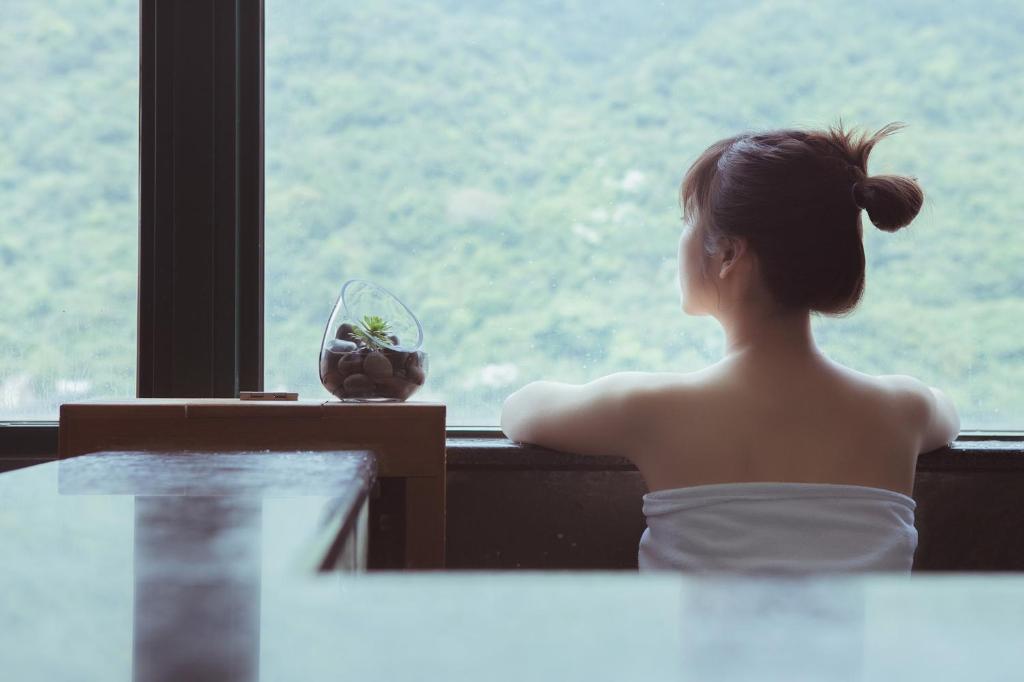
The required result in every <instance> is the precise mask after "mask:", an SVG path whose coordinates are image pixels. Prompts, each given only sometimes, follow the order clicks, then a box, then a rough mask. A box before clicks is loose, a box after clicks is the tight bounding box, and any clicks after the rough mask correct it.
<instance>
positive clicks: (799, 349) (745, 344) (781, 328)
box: [719, 311, 821, 359]
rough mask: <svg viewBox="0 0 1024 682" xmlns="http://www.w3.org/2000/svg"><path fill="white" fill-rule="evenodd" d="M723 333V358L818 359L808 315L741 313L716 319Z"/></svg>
mask: <svg viewBox="0 0 1024 682" xmlns="http://www.w3.org/2000/svg"><path fill="white" fill-rule="evenodd" d="M719 322H721V324H722V327H723V328H724V329H725V339H726V343H725V356H726V357H727V358H738V357H740V356H751V355H756V356H758V357H767V356H775V357H778V358H780V359H781V358H796V357H820V356H821V351H819V350H818V346H817V344H816V343H815V342H814V333H813V331H812V330H811V315H810V313H808V312H800V313H778V312H764V311H742V312H741V313H738V314H734V315H732V316H730V317H728V318H719Z"/></svg>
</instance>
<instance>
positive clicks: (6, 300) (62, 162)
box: [0, 0, 139, 420]
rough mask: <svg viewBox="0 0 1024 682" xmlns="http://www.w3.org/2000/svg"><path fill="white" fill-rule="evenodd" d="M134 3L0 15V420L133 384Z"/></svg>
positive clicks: (27, 8) (25, 6)
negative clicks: (0, 48)
mask: <svg viewBox="0 0 1024 682" xmlns="http://www.w3.org/2000/svg"><path fill="white" fill-rule="evenodd" d="M138 22H139V18H138V2H137V1H134V2H133V1H132V0H117V1H115V2H103V3H98V2H80V1H78V0H75V1H72V0H60V1H53V0H48V1H47V2H36V1H35V0H8V1H7V2H5V3H4V5H3V20H2V21H0V45H2V46H3V59H0V83H3V86H2V88H0V130H2V131H3V134H2V135H0V268H2V272H3V278H4V286H3V287H0V311H2V312H0V420H3V419H12V420H20V419H54V418H56V415H57V406H58V405H59V404H60V403H61V402H65V401H69V400H79V399H84V398H91V397H107V398H119V397H131V396H134V395H135V357H136V356H135V319H136V281H137V278H138V274H137V258H138V256H137V248H138V237H137V234H138V208H137V204H138V200H137V196H138V160H137V156H138V143H137V140H138V123H137V122H138V117H139V113H138V108H139V95H138V68H139V67H138V62H139V51H138Z"/></svg>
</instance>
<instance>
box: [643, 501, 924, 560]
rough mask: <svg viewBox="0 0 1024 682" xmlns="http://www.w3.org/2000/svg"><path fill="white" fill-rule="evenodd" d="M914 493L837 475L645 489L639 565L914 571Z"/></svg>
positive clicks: (915, 538)
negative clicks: (843, 481) (840, 480)
mask: <svg viewBox="0 0 1024 682" xmlns="http://www.w3.org/2000/svg"><path fill="white" fill-rule="evenodd" d="M916 507H917V504H916V503H915V502H914V499H913V498H911V497H908V496H907V495H904V494H902V493H898V492H895V491H893V490H885V489H882V488H872V487H866V486H859V485H838V484H832V483H782V482H754V483H720V484H712V485H698V486H690V487H686V488H674V489H670V490H657V491H654V492H652V493H648V494H646V495H644V515H645V516H646V517H647V530H645V531H644V533H643V536H642V537H641V538H640V552H639V565H640V570H642V571H643V570H683V571H735V572H741V573H761V572H765V573H775V572H781V573H794V572H796V573H804V572H862V571H901V572H909V571H910V568H911V565H912V564H913V561H914V550H915V549H917V529H915V528H914V509H915V508H916Z"/></svg>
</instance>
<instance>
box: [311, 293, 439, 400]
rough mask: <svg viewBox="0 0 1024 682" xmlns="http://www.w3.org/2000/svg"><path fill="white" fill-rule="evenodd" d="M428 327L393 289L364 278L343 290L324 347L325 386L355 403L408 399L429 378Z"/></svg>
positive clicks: (326, 331)
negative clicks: (425, 332) (425, 336)
mask: <svg viewBox="0 0 1024 682" xmlns="http://www.w3.org/2000/svg"><path fill="white" fill-rule="evenodd" d="M422 346H423V327H422V326H421V325H420V321H419V320H417V319H416V316H415V315H413V314H412V311H411V310H409V308H407V307H406V306H405V304H404V303H402V302H401V301H399V300H398V298H397V297H396V296H395V295H394V294H392V293H391V292H390V291H388V290H387V289H385V288H384V287H382V286H379V285H377V284H374V283H372V282H368V281H366V280H361V279H350V280H349V281H347V282H345V284H344V285H342V287H341V293H340V294H339V295H338V300H337V302H335V304H334V310H333V311H332V312H331V318H330V320H328V322H327V328H326V329H324V339H323V343H321V344H320V383H321V384H323V386H324V388H326V389H327V390H328V391H329V392H330V393H331V394H332V395H333V396H335V397H336V398H339V399H340V400H351V401H360V402H361V401H380V402H386V401H402V400H407V399H408V398H409V396H411V395H412V394H413V393H415V392H416V391H417V390H419V388H420V386H422V385H423V383H424V382H425V381H426V379H427V367H428V366H427V354H426V353H425V352H424V351H423V350H422Z"/></svg>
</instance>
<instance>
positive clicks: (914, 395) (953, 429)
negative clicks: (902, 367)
mask: <svg viewBox="0 0 1024 682" xmlns="http://www.w3.org/2000/svg"><path fill="white" fill-rule="evenodd" d="M881 378H882V379H884V380H885V381H886V382H887V383H888V384H889V386H891V387H893V388H895V389H896V390H898V391H901V394H902V395H905V396H908V397H909V398H910V402H911V404H912V405H913V406H914V409H913V414H915V415H917V417H916V419H915V421H916V423H917V424H918V425H919V427H920V428H921V446H920V448H919V450H920V451H921V452H931V451H932V450H936V449H938V448H941V447H943V446H945V445H948V444H950V443H952V442H953V441H954V440H956V437H957V435H959V433H960V415H959V414H957V411H956V406H955V405H954V404H953V401H952V400H951V399H950V398H949V396H947V395H946V394H945V393H943V392H942V391H940V390H939V389H937V388H932V387H930V386H929V385H928V384H926V383H924V382H922V381H920V380H918V379H915V378H914V377H911V376H906V375H903V374H896V375H888V376H884V377H881Z"/></svg>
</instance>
